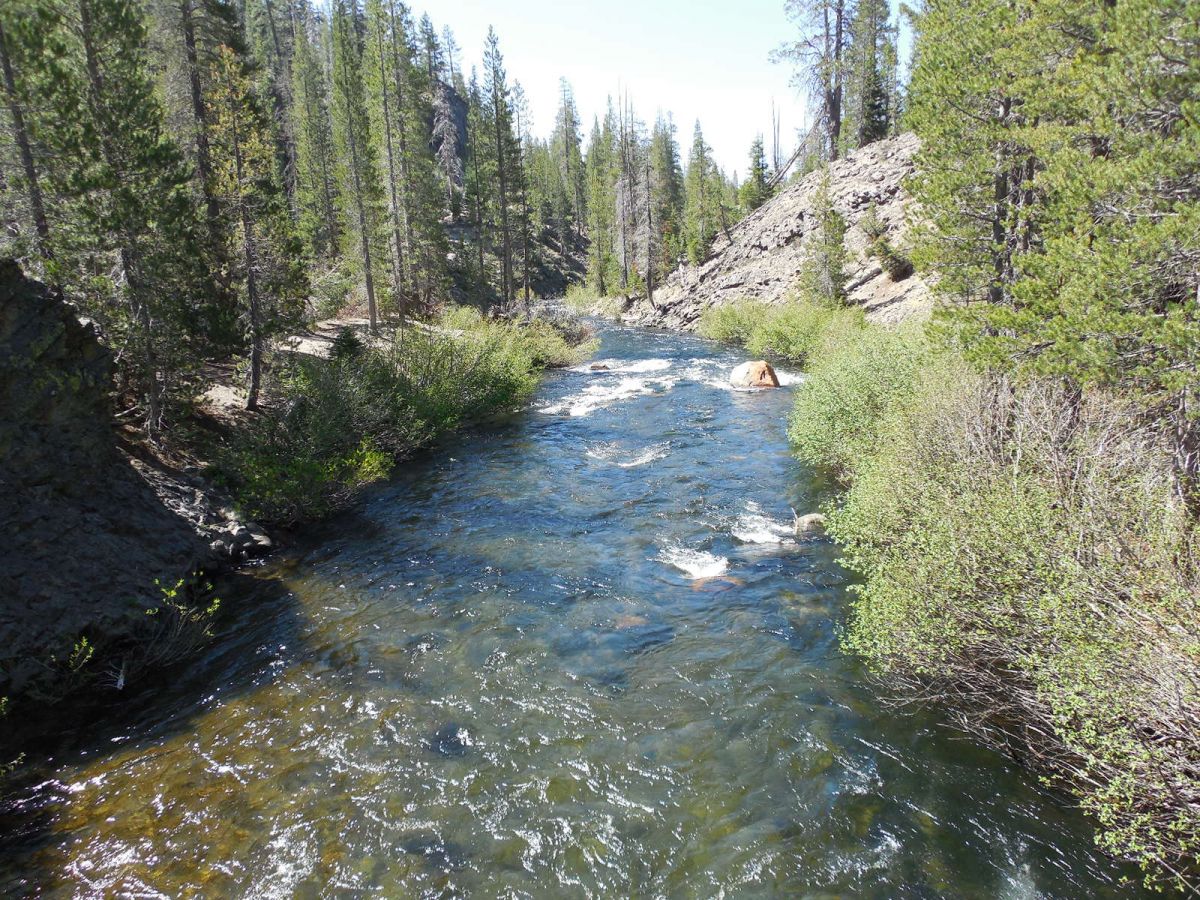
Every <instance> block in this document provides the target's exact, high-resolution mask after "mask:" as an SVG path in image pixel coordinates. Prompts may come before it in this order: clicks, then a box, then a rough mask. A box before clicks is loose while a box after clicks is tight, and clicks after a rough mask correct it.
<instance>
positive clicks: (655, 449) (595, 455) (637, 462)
mask: <svg viewBox="0 0 1200 900" xmlns="http://www.w3.org/2000/svg"><path fill="white" fill-rule="evenodd" d="M670 452H671V445H670V443H669V442H663V443H661V444H651V445H650V446H649V447H645V448H643V449H642V450H639V451H637V452H636V453H633V454H632V455H627V453H626V451H625V449H624V448H623V447H622V446H621V445H620V444H618V443H616V442H608V443H602V444H595V445H594V446H591V447H589V448H588V450H587V455H588V456H590V457H591V458H592V459H599V460H602V461H603V462H607V463H612V464H613V465H614V466H618V467H620V468H622V469H633V468H636V467H637V466H644V465H646V463H652V462H656V461H657V460H660V459H663V458H664V457H666V456H667V455H668V454H669V453H670ZM622 457H624V458H622Z"/></svg>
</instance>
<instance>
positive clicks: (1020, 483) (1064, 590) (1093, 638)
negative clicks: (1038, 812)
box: [792, 332, 1200, 883]
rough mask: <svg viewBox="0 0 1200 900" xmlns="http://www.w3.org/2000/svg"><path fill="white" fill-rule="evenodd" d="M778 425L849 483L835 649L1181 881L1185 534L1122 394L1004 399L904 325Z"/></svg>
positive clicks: (1191, 709) (1185, 765) (1195, 705)
mask: <svg viewBox="0 0 1200 900" xmlns="http://www.w3.org/2000/svg"><path fill="white" fill-rule="evenodd" d="M792 430H793V438H794V439H796V440H797V442H798V444H799V446H800V451H801V454H802V455H803V456H805V458H806V459H809V460H810V461H814V462H820V463H822V464H825V465H833V466H834V467H835V468H837V469H839V471H841V472H842V473H843V474H844V475H846V476H848V477H849V478H850V480H851V486H850V489H849V492H848V494H847V495H846V497H845V498H844V501H843V502H842V503H841V505H840V507H839V508H837V509H835V510H833V514H832V516H831V518H830V532H831V534H832V535H833V537H834V538H835V539H836V540H837V541H838V542H839V543H840V544H841V545H842V547H843V549H844V551H845V562H846V563H847V565H848V566H849V567H850V568H851V569H853V570H855V571H856V572H858V573H859V574H860V575H861V576H862V577H863V579H864V582H863V584H862V585H861V586H860V587H858V588H857V589H856V591H857V595H856V597H855V600H854V603H853V607H852V610H851V614H850V618H849V623H848V626H847V629H846V633H845V644H846V646H847V647H848V648H849V649H851V650H854V651H856V652H858V653H860V654H862V655H863V656H864V657H865V658H866V659H867V660H868V662H869V663H870V664H871V666H872V667H873V668H874V669H875V670H876V671H877V672H879V673H881V674H883V675H885V676H886V677H887V678H888V679H889V680H890V683H891V684H892V686H893V689H895V690H896V691H897V692H898V693H900V694H902V695H903V696H905V697H906V698H908V699H910V700H922V699H937V700H938V701H947V702H948V703H949V706H950V708H951V709H952V710H953V711H954V712H955V713H956V714H957V718H958V720H959V722H960V723H961V725H962V726H963V727H964V728H965V729H967V730H970V731H972V732H973V733H975V734H977V735H979V736H980V737H982V738H984V739H985V740H987V741H990V742H992V743H993V744H996V745H999V746H1002V747H1004V748H1007V749H1009V750H1011V751H1013V752H1015V753H1016V754H1017V755H1018V756H1019V757H1020V758H1021V759H1023V760H1024V761H1026V762H1027V763H1029V764H1031V765H1032V766H1034V767H1035V768H1038V769H1039V770H1041V771H1042V772H1044V773H1046V774H1047V775H1048V776H1050V777H1051V778H1052V779H1056V780H1058V781H1059V782H1060V783H1061V784H1063V785H1064V786H1065V787H1068V788H1070V789H1072V790H1073V791H1075V792H1076V793H1077V795H1078V796H1079V797H1080V798H1081V799H1082V801H1083V803H1084V806H1085V807H1086V808H1087V809H1089V810H1090V811H1092V812H1093V813H1094V814H1095V815H1096V817H1097V819H1098V821H1099V824H1100V827H1101V831H1100V835H1099V840H1100V842H1101V844H1102V845H1103V846H1104V847H1106V848H1107V849H1108V850H1110V851H1112V852H1114V853H1119V854H1123V855H1127V856H1131V857H1133V858H1136V859H1138V860H1140V861H1141V862H1142V863H1143V864H1145V865H1146V866H1147V867H1148V868H1150V869H1153V870H1157V871H1159V872H1161V871H1168V872H1170V871H1174V872H1176V873H1186V872H1188V868H1187V867H1188V866H1189V865H1192V863H1190V862H1189V860H1192V859H1194V858H1195V853H1196V849H1197V847H1198V846H1200V812H1198V809H1200V807H1198V806H1197V804H1196V802H1195V798H1196V779H1195V760H1196V758H1197V755H1198V753H1200V746H1198V744H1200V738H1198V731H1197V727H1196V723H1197V722H1200V617H1198V616H1197V612H1198V610H1197V597H1198V596H1200V579H1198V576H1197V572H1198V571H1200V569H1198V568H1197V563H1198V562H1200V557H1198V555H1197V550H1198V549H1200V542H1198V541H1197V536H1196V533H1195V530H1194V525H1192V524H1190V523H1189V520H1188V518H1187V516H1186V514H1185V511H1184V510H1183V509H1182V507H1181V504H1180V503H1179V502H1178V500H1177V498H1176V497H1175V495H1174V493H1173V484H1172V477H1171V459H1170V448H1169V440H1168V439H1167V436H1165V435H1163V434H1160V433H1158V432H1157V431H1155V429H1154V428H1153V427H1152V426H1149V425H1147V424H1145V419H1144V417H1138V416H1136V415H1134V410H1133V408H1132V406H1131V405H1130V404H1129V403H1127V402H1126V401H1124V400H1123V399H1122V398H1120V397H1119V396H1115V395H1112V394H1108V393H1100V392H1095V393H1087V394H1083V395H1080V394H1079V393H1078V392H1070V391H1068V390H1066V389H1065V388H1064V387H1062V385H1061V384H1060V383H1058V382H1053V381H1036V382H1031V383H1028V384H1024V385H1015V386H1014V385H1013V384H1012V383H1010V382H1009V381H1007V380H1006V379H1003V378H1000V377H998V376H991V375H978V374H975V373H973V372H972V371H971V370H970V369H968V368H967V367H966V365H965V364H964V363H963V362H962V361H961V360H960V359H958V358H957V357H955V356H953V355H951V354H949V353H947V352H936V353H935V352H932V351H931V350H930V349H929V347H928V346H927V345H926V344H925V342H924V341H923V340H922V339H921V338H920V336H919V335H914V334H913V333H904V332H897V333H891V334H889V333H886V332H869V333H868V334H864V335H863V336H862V338H861V341H860V342H859V343H856V344H853V345H849V346H846V347H843V348H842V349H841V350H840V351H838V352H836V353H834V354H833V355H832V356H831V357H829V358H827V359H822V360H821V361H820V363H819V365H818V367H817V369H816V371H815V372H814V374H813V375H812V377H811V378H810V379H809V381H808V382H807V383H806V384H805V385H804V386H803V387H802V388H801V390H800V393H799V396H798V399H797V409H796V413H795V414H794V416H793V422H792ZM1183 877H1188V876H1186V874H1185V875H1184V876H1183ZM1181 883H1182V882H1181Z"/></svg>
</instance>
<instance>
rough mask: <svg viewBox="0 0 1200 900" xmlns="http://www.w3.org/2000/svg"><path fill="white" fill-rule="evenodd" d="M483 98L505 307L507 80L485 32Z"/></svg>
mask: <svg viewBox="0 0 1200 900" xmlns="http://www.w3.org/2000/svg"><path fill="white" fill-rule="evenodd" d="M483 79H484V80H483V96H484V101H485V104H486V106H485V114H486V117H487V124H488V126H489V130H490V132H491V134H490V135H489V140H490V142H491V147H490V152H491V154H492V159H493V162H494V165H495V172H496V194H495V207H496V210H497V213H498V216H499V228H500V246H499V248H498V249H499V251H500V293H501V296H502V297H503V298H504V301H505V302H506V303H507V302H509V301H511V300H512V298H513V274H512V228H511V223H510V221H509V218H510V210H509V202H510V199H511V198H510V196H509V190H510V185H511V182H512V178H513V171H514V168H515V163H516V159H515V154H514V152H513V151H514V144H515V139H514V137H513V130H512V108H511V106H510V105H509V100H510V98H509V89H508V76H507V74H506V72H505V71H504V57H503V56H502V55H501V53H500V41H499V39H498V38H497V37H496V32H495V30H494V29H491V28H489V29H488V36H487V44H486V47H485V49H484V54H483Z"/></svg>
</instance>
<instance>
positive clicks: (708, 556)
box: [658, 547, 729, 578]
mask: <svg viewBox="0 0 1200 900" xmlns="http://www.w3.org/2000/svg"><path fill="white" fill-rule="evenodd" d="M658 558H659V560H661V561H662V562H665V563H666V564H667V565H670V566H674V567H675V568H676V569H678V570H679V571H680V572H683V573H684V574H685V575H688V576H689V577H691V578H716V577H717V576H718V575H724V574H725V573H726V572H728V571H729V560H727V559H726V558H725V557H723V556H715V555H714V554H712V553H705V552H704V551H703V550H692V549H690V548H688V547H667V548H665V549H664V550H663V551H662V553H660V554H659V556H658Z"/></svg>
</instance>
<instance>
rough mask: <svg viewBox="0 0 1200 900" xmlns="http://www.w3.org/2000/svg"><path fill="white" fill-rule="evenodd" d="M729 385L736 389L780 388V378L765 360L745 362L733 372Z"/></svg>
mask: <svg viewBox="0 0 1200 900" xmlns="http://www.w3.org/2000/svg"><path fill="white" fill-rule="evenodd" d="M729 383H730V384H732V385H733V386H734V387H764V388H769V387H779V378H778V377H776V375H775V370H774V369H772V368H771V365H770V363H767V362H764V361H763V360H761V359H759V360H754V361H752V362H744V363H742V364H741V365H740V366H738V367H737V368H736V369H734V370H733V372H732V374H730V376H729Z"/></svg>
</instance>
